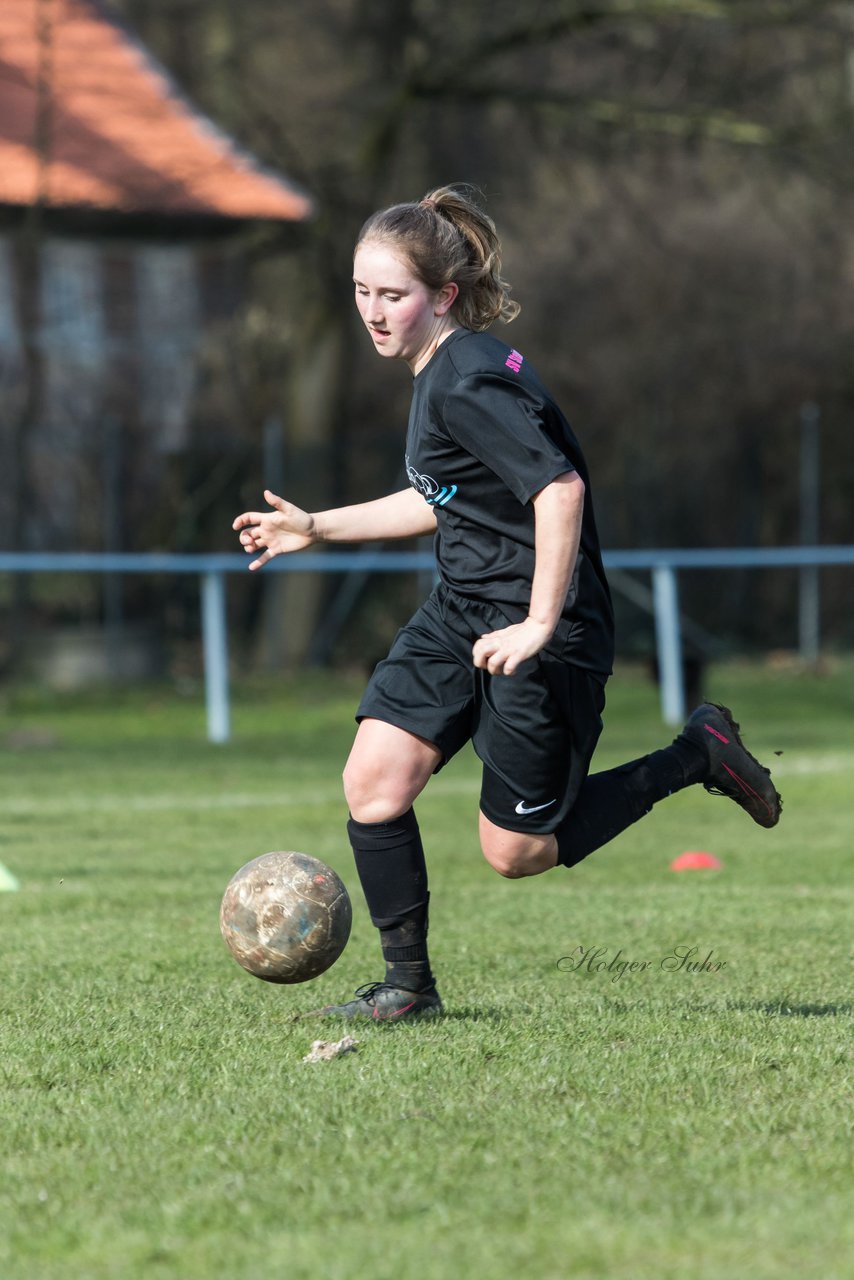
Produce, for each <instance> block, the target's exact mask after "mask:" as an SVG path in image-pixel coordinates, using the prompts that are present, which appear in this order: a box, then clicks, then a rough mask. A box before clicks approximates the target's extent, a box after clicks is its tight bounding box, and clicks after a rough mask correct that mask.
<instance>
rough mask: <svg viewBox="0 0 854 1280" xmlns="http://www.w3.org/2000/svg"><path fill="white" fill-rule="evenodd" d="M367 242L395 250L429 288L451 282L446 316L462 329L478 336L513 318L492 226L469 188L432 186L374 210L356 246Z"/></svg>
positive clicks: (515, 308)
mask: <svg viewBox="0 0 854 1280" xmlns="http://www.w3.org/2000/svg"><path fill="white" fill-rule="evenodd" d="M367 241H372V242H374V243H382V244H388V245H390V246H392V247H395V248H398V249H399V250H400V251H401V252H402V253H403V254H405V256H406V257H407V259H408V260H409V262H410V264H411V266H412V269H413V271H414V272H415V274H416V275H417V276H418V278H419V279H420V280H421V281H422V282H423V283H424V284H426V285H427V287H428V288H429V289H433V290H436V291H438V290H439V289H441V288H443V287H444V286H445V285H446V284H450V283H451V282H452V281H453V283H454V284H456V285H457V287H458V288H459V296H458V297H457V300H456V302H455V303H454V306H453V308H452V312H453V315H454V317H455V318H456V319H457V320H458V321H459V323H460V324H461V325H464V326H465V328H466V329H473V330H475V331H476V332H481V331H482V330H484V329H488V328H489V326H490V325H491V324H492V322H493V320H501V321H503V322H504V323H505V324H509V322H510V321H511V320H513V319H515V318H516V316H517V315H518V314H519V311H520V307H519V304H518V302H514V301H513V299H512V298H511V297H510V285H509V284H508V283H507V281H506V280H503V279H502V278H501V244H500V241H499V239H498V232H497V231H496V228H495V223H494V222H493V221H492V219H491V218H490V217H489V216H488V214H487V213H485V212H484V210H483V209H482V208H481V207H480V205H479V204H477V203H476V200H475V191H474V188H472V187H468V186H463V185H457V184H454V185H453V186H447V187H436V188H435V189H434V190H433V191H428V193H427V195H426V196H424V198H423V199H422V200H419V201H418V202H417V203H410V204H397V205H393V206H392V207H391V208H390V209H382V210H380V211H379V212H378V213H375V214H374V215H373V216H372V217H370V218H369V219H368V221H367V222H366V223H365V225H364V226H363V227H362V230H361V232H360V233H359V239H358V241H357V244H356V247H357V248H358V246H359V245H361V244H364V243H365V242H367Z"/></svg>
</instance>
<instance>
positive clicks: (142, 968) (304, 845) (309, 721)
mask: <svg viewBox="0 0 854 1280" xmlns="http://www.w3.org/2000/svg"><path fill="white" fill-rule="evenodd" d="M709 688H710V691H713V694H714V696H716V697H718V698H720V699H721V700H725V701H729V702H730V704H731V705H732V706H733V708H734V710H735V712H736V715H737V717H738V718H740V719H741V721H742V724H743V725H744V726H745V727H746V730H747V734H748V741H749V744H750V745H752V746H753V747H754V749H755V750H756V751H757V754H760V756H763V757H768V758H769V759H771V760H774V759H775V757H774V756H773V752H774V750H782V751H783V752H784V754H783V755H782V756H780V757H779V758H778V759H777V761H776V769H775V771H776V773H777V775H778V777H779V785H780V788H781V790H782V791H783V793H784V798H785V810H784V816H783V821H782V823H781V825H780V827H779V828H778V829H777V830H776V831H773V832H764V831H761V830H760V829H759V828H756V827H754V826H752V824H751V823H750V822H749V820H748V819H747V818H746V817H745V816H744V815H743V814H741V813H740V812H739V811H738V810H737V809H736V807H735V806H734V805H732V804H730V803H728V802H727V801H725V800H722V799H714V798H711V797H709V796H707V795H706V794H705V793H704V792H703V791H702V790H701V789H699V788H696V789H694V790H692V791H691V792H688V793H682V794H680V795H678V796H676V797H674V798H673V799H672V800H670V801H668V802H666V803H665V804H662V805H660V806H659V807H658V808H657V809H656V810H655V812H654V813H653V814H652V815H650V816H649V817H648V818H646V819H644V820H643V822H641V823H640V824H638V825H637V826H636V827H635V828H633V829H632V830H631V831H630V832H627V833H626V834H624V835H623V836H621V837H620V838H619V839H618V840H617V841H615V842H614V843H613V845H612V846H610V847H609V848H608V849H605V850H602V851H600V852H599V853H598V854H596V855H594V856H593V857H592V858H591V859H589V861H587V862H586V863H584V864H582V865H581V866H580V867H578V868H576V869H575V870H574V871H572V872H564V871H562V870H557V871H555V872H552V873H550V874H549V875H547V876H544V877H540V878H538V879H535V880H529V881H521V882H510V881H504V880H501V879H499V878H498V877H496V876H495V875H494V874H493V873H492V872H491V871H490V870H489V869H488V867H487V866H486V864H485V863H484V862H483V860H482V858H481V857H480V854H479V852H478V849H477V844H476V821H475V815H476V808H477V795H478V774H477V768H476V762H475V761H474V760H473V758H471V757H470V756H468V755H466V756H465V757H464V758H461V759H459V760H458V761H456V762H455V763H454V764H453V765H452V766H451V767H450V768H449V769H448V770H446V771H445V772H444V773H443V774H441V775H440V776H439V777H438V778H436V779H435V780H434V782H433V784H432V785H431V787H430V788H429V789H428V792H427V793H426V794H425V796H424V797H422V800H421V802H420V805H419V815H420V819H421V825H422V830H423V831H424V833H425V840H426V844H427V848H428V857H429V861H430V867H431V874H432V890H433V898H432V903H433V929H432V934H431V940H432V946H433V957H434V963H435V966H436V968H437V971H438V974H439V976H440V980H441V989H442V993H443V997H444V999H445V1002H446V1005H447V1009H448V1013H447V1016H446V1017H445V1018H443V1019H441V1020H437V1021H435V1022H432V1023H425V1024H421V1025H411V1026H392V1027H373V1026H370V1025H369V1026H367V1027H360V1028H359V1029H358V1030H357V1031H356V1032H355V1034H356V1035H357V1037H358V1040H359V1046H358V1052H357V1053H355V1054H351V1055H348V1056H346V1057H343V1058H341V1059H338V1060H336V1061H332V1062H325V1063H319V1064H316V1065H312V1064H306V1063H304V1062H303V1056H304V1055H305V1054H306V1053H307V1052H308V1050H309V1048H310V1046H311V1042H312V1040H313V1039H314V1038H315V1037H316V1036H319V1035H323V1036H326V1037H328V1038H335V1037H337V1036H338V1035H339V1034H343V1031H344V1030H345V1029H346V1028H344V1027H341V1028H340V1029H339V1028H338V1027H337V1026H335V1025H334V1024H333V1026H331V1027H327V1026H324V1025H323V1024H321V1025H320V1026H318V1025H317V1024H313V1023H307V1022H306V1021H302V1020H300V1019H299V1017H298V1015H299V1014H300V1013H301V1012H304V1011H305V1010H308V1009H311V1008H313V1007H315V1006H317V1005H319V1004H322V1003H325V1002H327V1001H328V1000H333V999H339V998H342V997H345V996H346V995H347V994H348V993H349V992H350V991H351V990H352V988H353V987H354V986H356V985H357V984H358V983H360V982H362V981H366V980H370V979H372V978H375V977H378V976H380V970H379V967H378V964H377V952H376V943H375V938H374V935H373V931H372V930H371V927H370V925H369V922H368V920H367V916H366V912H365V909H364V906H363V904H362V901H361V897H360V895H359V894H358V889H357V882H356V878H355V875H354V872H353V869H352V864H351V859H350V854H349V850H348V848H347V847H346V840H345V837H344V832H343V825H344V820H345V817H346V813H345V807H344V803H343V800H342V798H341V794H340V784H339V774H340V769H341V766H342V764H343V761H344V758H345V756H346V751H347V747H348V743H349V740H350V737H351V728H352V722H351V717H352V710H353V706H354V703H355V700H356V697H357V694H358V688H357V686H355V685H348V684H347V683H344V682H341V681H335V680H331V679H326V678H323V679H319V678H318V679H309V680H304V679H302V680H300V681H298V682H290V683H286V682H282V683H281V684H277V685H273V686H270V685H266V686H252V685H246V686H244V687H243V688H242V689H241V690H239V691H238V695H237V700H236V705H235V709H234V729H235V733H234V741H233V743H231V744H230V745H228V746H226V747H212V746H209V745H208V744H207V743H206V742H205V741H204V722H203V713H202V708H201V705H200V700H199V698H197V697H194V698H192V699H187V698H183V699H182V698H180V697H179V696H178V695H177V694H174V693H171V692H167V691H159V692H158V693H156V694H154V693H151V694H143V693H139V692H137V693H134V694H126V695H101V696H98V697H95V696H90V697H87V698H72V697H66V698H63V699H49V698H48V697H47V696H46V695H44V694H38V693H31V694H29V695H28V694H26V693H18V694H15V695H7V699H6V704H5V707H4V709H3V714H2V717H0V787H2V804H0V841H2V843H0V861H2V862H3V863H5V864H6V865H7V866H8V867H9V868H10V869H12V870H13V871H14V872H15V874H16V875H17V876H18V878H19V879H20V881H21V890H20V892H19V893H6V894H0V929H2V952H1V953H0V954H2V978H3V980H2V985H0V1036H2V1041H0V1043H2V1051H1V1052H0V1108H2V1113H1V1114H0V1119H1V1120H2V1126H0V1155H1V1156H2V1170H3V1177H2V1185H0V1275H2V1276H3V1277H4V1280H106V1278H108V1277H109V1278H110V1280H113V1278H115V1280H137V1278H139V1280H143V1278H144V1280H149V1278H151V1280H211V1278H212V1277H228V1280H255V1278H256V1277H257V1278H258V1280H261V1278H262V1277H264V1278H265V1280H266V1277H269V1276H282V1277H288V1280H302V1278H303V1277H304V1278H305V1280H308V1278H309V1277H311V1278H312V1280H316V1278H317V1277H322V1278H323V1280H362V1278H363V1277H370V1278H372V1280H373V1278H377V1280H385V1278H386V1277H388V1278H389V1280H390V1278H391V1277H394V1278H395V1280H410V1278H411V1280H416V1278H417V1280H434V1278H435V1280H440V1278H441V1280H446V1278H447V1277H463V1278H466V1280H467V1278H468V1277H472V1276H479V1275H484V1276H489V1277H490V1278H491V1280H492V1278H495V1280H503V1278H504V1277H507V1278H509V1277H517V1276H523V1277H526V1278H532V1280H552V1278H554V1280H565V1278H568V1277H578V1278H582V1277H583V1278H584V1280H587V1278H589V1280H605V1278H608V1280H610V1278H612V1277H613V1278H615V1280H647V1278H649V1280H670V1278H673V1280H676V1277H679V1280H682V1278H683V1277H685V1276H691V1277H692V1278H694V1280H741V1278H742V1277H744V1278H745V1280H747V1278H749V1280H772V1278H773V1280H777V1278H778V1277H798V1280H805V1278H806V1280H808V1278H811V1277H819V1276H820V1277H822V1278H823V1280H833V1278H839V1280H842V1278H843V1277H851V1276H852V1275H854V1227H852V1214H851V1195H852V1190H854V1179H852V1169H851V1149H852V1147H851V1128H850V1121H851V1114H852V1088H851V1070H850V1062H849V1052H850V1043H851V1022H852V1009H854V998H852V986H853V985H854V984H852V965H851V959H852V956H851V941H850V922H851V918H852V892H851V869H852V855H851V804H850V797H851V790H852V774H853V773H854V734H852V729H851V726H852V723H854V714H852V713H854V668H852V666H851V665H850V664H844V663H843V664H839V665H838V666H837V667H836V669H835V670H833V671H832V672H830V673H827V674H825V675H822V676H814V675H803V674H802V675H798V674H797V673H793V672H789V673H780V672H775V671H774V670H772V669H768V668H760V667H758V666H744V667H738V666H728V667H724V668H721V669H719V670H717V671H715V672H714V673H713V675H712V678H711V679H710V681H709ZM606 722H607V725H608V728H607V730H606V734H605V737H604V738H603V743H602V747H601V750H600V754H599V757H598V759H597V763H598V764H599V765H600V766H607V765H609V764H612V763H616V762H618V761H619V760H621V759H627V758H630V757H632V756H635V755H638V754H640V753H641V752H642V751H644V750H646V749H648V748H650V747H652V746H655V745H659V744H660V743H661V742H662V741H664V740H665V737H666V735H665V733H664V731H663V730H662V727H661V725H660V723H659V721H658V716H657V703H656V695H655V691H654V690H653V689H652V688H651V687H649V686H648V685H647V684H645V683H644V682H643V681H642V680H641V679H639V678H636V677H634V676H633V675H632V674H631V673H620V674H618V675H617V677H615V679H614V681H613V683H612V685H611V689H610V695H609V708H608V712H607V713H606ZM4 743H5V747H4V746H3V744H4ZM289 847H290V848H298V849H304V850H306V851H308V852H311V853H314V854H316V855H317V856H319V857H321V858H324V859H326V860H327V861H328V862H330V863H331V864H332V865H333V866H334V867H336V869H337V870H338V871H339V872H340V873H341V874H342V875H343V876H344V879H345V881H346V882H347V884H348V885H349V886H350V888H351V890H352V892H353V897H354V902H355V907H356V910H355V922H354V931H353V937H352V939H351V942H350V945H349V946H348V948H347V950H346V951H345V953H344V955H343V957H342V958H341V959H340V960H339V961H338V963H337V965H336V966H335V967H334V968H333V969H332V970H331V971H330V972H329V973H327V974H325V975H324V976H323V977H321V978H320V979H318V980H317V981H316V982H314V983H311V984H308V985H307V986H305V987H294V988H276V987H271V986H268V985H266V984H264V983H260V982H257V981H256V980H254V979H252V978H251V977H249V975H247V974H245V973H244V972H243V971H242V970H241V969H239V968H238V967H237V965H235V964H234V963H233V961H232V960H231V959H230V957H229V956H228V954H227V952H226V950H225V948H224V946H223V943H222V941H221V939H220V937H219V930H218V923H217V912H218V906H219V900H220V897H221V895H222V891H223V889H224V886H225V883H226V882H227V880H228V878H229V877H230V876H231V874H232V873H233V872H234V871H235V870H236V868H237V867H238V866H240V865H241V864H242V863H243V862H245V861H247V860H248V859H249V858H251V857H254V856H256V855H257V854H259V853H263V852H265V851H267V850H268V849H275V848H289ZM692 848H693V849H707V850H710V851H711V852H714V853H716V854H717V855H718V857H720V858H721V859H722V861H723V863H724V869H723V871H722V872H720V873H708V872H706V873H683V874H681V875H675V874H673V873H671V872H669V871H668V864H669V862H670V861H671V859H672V858H673V857H675V856H676V855H677V854H678V853H680V852H682V851H683V850H685V849H692ZM691 946H696V947H697V948H698V951H697V955H696V958H697V959H699V960H702V959H703V958H704V957H705V956H706V955H707V954H708V952H709V951H711V952H712V953H713V956H712V961H711V964H712V965H713V966H716V965H717V964H718V962H721V964H722V967H720V968H716V969H715V970H714V971H709V969H706V970H703V971H700V972H694V973H692V972H688V971H686V970H685V969H684V968H683V969H681V970H678V971H672V970H669V969H667V968H666V967H665V968H662V961H663V960H664V959H665V958H666V957H667V956H668V955H670V954H671V953H673V951H674V948H676V947H691ZM578 947H584V948H597V947H601V948H604V949H605V951H604V955H603V956H602V957H600V959H601V958H604V959H605V960H606V961H611V960H614V959H615V957H616V953H617V952H618V951H620V952H622V956H621V957H620V959H622V960H629V961H639V962H642V961H646V962H647V967H646V968H645V969H643V970H637V971H635V972H626V973H624V974H623V975H622V976H620V973H619V971H618V970H617V969H616V968H612V969H611V970H608V969H607V968H605V969H599V970H598V971H597V969H596V966H595V964H594V965H592V966H591V967H590V968H585V967H583V966H582V968H581V969H580V970H579V969H576V970H574V971H571V970H569V969H567V967H566V964H564V965H562V966H561V967H559V966H558V961H559V960H561V958H562V957H567V956H571V955H573V954H574V953H576V949H577V948H578ZM617 963H619V960H618V961H617Z"/></svg>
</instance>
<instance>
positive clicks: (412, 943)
mask: <svg viewBox="0 0 854 1280" xmlns="http://www.w3.org/2000/svg"><path fill="white" fill-rule="evenodd" d="M347 834H348V835H349V837H350V844H351V845H352V846H353V856H354V858H355V859H356V870H357V871H358V873H359V879H360V881H361V883H362V891H363V893H364V895H365V901H366V902H367V904H368V911H369V912H370V916H371V920H372V921H373V923H374V924H375V925H376V927H377V928H378V929H379V931H380V945H381V946H382V951H383V958H384V959H385V963H386V975H385V981H386V982H389V983H391V985H392V986H395V987H403V988H404V990H406V991H425V990H426V989H427V988H428V987H432V986H433V975H432V973H431V972H430V960H429V957H428V954H427V912H428V904H429V901H430V894H429V892H428V890H427V864H426V861H425V859H424V848H423V846H422V844H421V834H420V832H419V830H418V821H417V819H416V817H415V812H414V810H413V809H408V810H407V811H406V813H404V814H401V816H400V817H399V818H394V819H393V820H392V821H391V822H356V820H355V819H354V818H351V819H350V821H349V822H348V823H347Z"/></svg>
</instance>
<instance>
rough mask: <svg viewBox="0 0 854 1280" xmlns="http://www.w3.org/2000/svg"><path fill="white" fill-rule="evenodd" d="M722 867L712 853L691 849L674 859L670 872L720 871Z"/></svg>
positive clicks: (718, 859)
mask: <svg viewBox="0 0 854 1280" xmlns="http://www.w3.org/2000/svg"><path fill="white" fill-rule="evenodd" d="M723 865H724V864H723V863H722V862H721V860H720V858H716V857H715V855H714V854H713V853H702V852H701V851H700V850H697V849H691V850H689V851H688V852H687V853H680V855H679V857H678V858H674V859H673V861H672V862H671V864H670V870H671V871H721V870H722V869H723Z"/></svg>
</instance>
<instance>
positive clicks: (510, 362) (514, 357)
mask: <svg viewBox="0 0 854 1280" xmlns="http://www.w3.org/2000/svg"><path fill="white" fill-rule="evenodd" d="M524 358H525V357H524V356H521V355H520V354H519V352H518V351H511V352H510V355H509V356H508V357H507V359H506V360H505V361H504V363H505V365H506V366H507V368H508V369H512V370H513V372H514V373H518V372H519V370H520V369H521V368H522V361H523V360H524Z"/></svg>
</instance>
